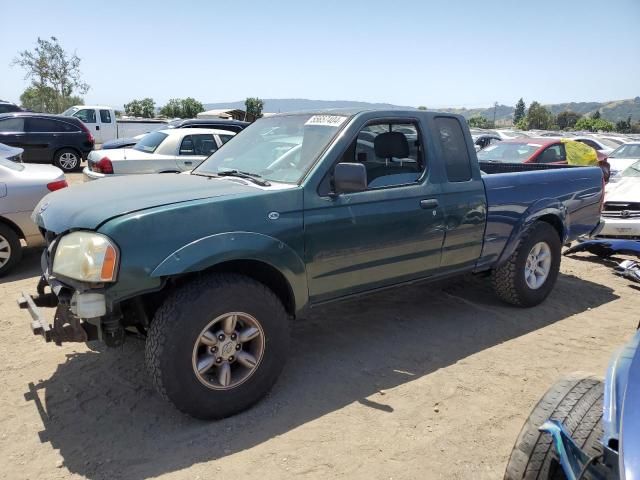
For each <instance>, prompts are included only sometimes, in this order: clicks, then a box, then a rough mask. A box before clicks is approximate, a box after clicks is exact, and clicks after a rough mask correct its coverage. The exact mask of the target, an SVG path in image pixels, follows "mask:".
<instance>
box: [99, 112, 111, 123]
mask: <svg viewBox="0 0 640 480" xmlns="http://www.w3.org/2000/svg"><path fill="white" fill-rule="evenodd" d="M100 121H101V122H102V123H111V112H110V111H109V110H100Z"/></svg>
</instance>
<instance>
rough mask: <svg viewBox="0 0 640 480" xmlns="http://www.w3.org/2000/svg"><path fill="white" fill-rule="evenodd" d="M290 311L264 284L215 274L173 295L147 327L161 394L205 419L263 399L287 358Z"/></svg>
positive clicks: (149, 363) (148, 354) (149, 355)
mask: <svg viewBox="0 0 640 480" xmlns="http://www.w3.org/2000/svg"><path fill="white" fill-rule="evenodd" d="M288 338H289V335H288V315H287V313H286V311H285V309H284V307H283V305H282V303H281V302H280V300H279V299H278V297H277V296H276V295H275V294H274V293H273V292H272V291H271V290H270V289H268V288H267V287H266V286H264V285H263V284H261V283H259V282H257V281H255V280H253V279H251V278H248V277H244V276H241V275H235V274H226V275H211V276H207V277H203V278H201V279H198V280H195V281H193V282H191V283H189V284H187V285H185V286H183V287H182V288H180V289H179V290H177V291H176V292H174V293H173V294H172V295H171V296H169V297H168V298H167V300H166V301H165V303H164V304H163V305H162V307H160V309H159V310H158V312H157V313H156V315H155V317H154V319H153V321H152V323H151V327H150V328H149V331H148V336H147V344H146V352H145V357H146V362H147V367H148V369H149V372H150V373H151V376H152V378H153V382H154V383H155V386H156V388H157V390H158V391H159V392H160V394H161V395H162V396H163V397H165V398H166V399H168V400H169V401H171V402H172V403H173V404H174V405H175V406H176V407H177V408H178V409H179V410H181V411H182V412H184V413H187V414H189V415H191V416H194V417H197V418H202V419H213V418H222V417H226V416H229V415H233V414H235V413H238V412H241V411H242V410H244V409H246V408H247V407H249V406H250V405H252V404H253V403H255V402H257V401H258V400H259V399H261V398H262V397H263V396H264V395H265V394H266V393H267V392H268V391H269V389H270V388H271V386H272V385H273V383H274V382H275V381H276V379H277V377H278V375H279V374H280V372H281V370H282V368H283V366H284V363H285V361H286V358H287V349H288Z"/></svg>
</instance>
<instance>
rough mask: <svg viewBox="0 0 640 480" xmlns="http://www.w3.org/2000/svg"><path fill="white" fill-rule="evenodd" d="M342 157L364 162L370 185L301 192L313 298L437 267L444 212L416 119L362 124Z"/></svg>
mask: <svg viewBox="0 0 640 480" xmlns="http://www.w3.org/2000/svg"><path fill="white" fill-rule="evenodd" d="M340 161H341V162H359V163H363V164H364V165H365V167H366V170H367V175H368V188H367V190H365V191H363V192H357V193H349V194H341V195H338V196H330V195H327V192H324V191H321V190H320V191H318V192H309V194H308V196H306V197H305V213H304V228H305V257H306V258H305V262H306V264H307V275H308V284H309V295H310V300H311V302H312V303H316V302H320V301H324V300H329V299H331V298H337V297H341V296H344V295H349V294H353V293H358V292H361V291H366V290H371V289H374V288H378V287H384V286H387V285H392V284H395V283H401V282H403V281H408V280H412V279H416V278H420V277H424V276H428V275H429V274H433V273H435V272H436V271H437V270H438V269H439V266H440V255H441V249H442V242H443V238H444V225H443V219H444V216H443V210H442V208H441V206H440V205H439V204H438V198H439V194H440V185H437V184H432V183H430V182H429V176H430V175H429V173H430V172H429V168H428V164H427V162H426V161H425V155H424V146H423V144H422V135H420V134H419V128H418V125H417V124H416V123H414V122H412V121H398V122H386V123H371V124H368V125H367V126H365V127H364V128H363V129H362V130H361V131H360V133H359V135H358V138H357V139H356V140H355V141H354V142H353V144H352V145H351V146H350V147H349V148H348V149H347V151H346V152H345V153H344V155H343V156H342V158H341V160H340ZM321 189H322V186H321ZM305 195H307V194H306V193H305Z"/></svg>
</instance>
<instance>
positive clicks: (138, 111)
mask: <svg viewBox="0 0 640 480" xmlns="http://www.w3.org/2000/svg"><path fill="white" fill-rule="evenodd" d="M124 113H125V114H126V115H129V116H130V117H142V102H140V100H135V99H134V100H131V101H130V102H129V103H125V104H124Z"/></svg>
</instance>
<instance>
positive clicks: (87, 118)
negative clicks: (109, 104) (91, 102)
mask: <svg viewBox="0 0 640 480" xmlns="http://www.w3.org/2000/svg"><path fill="white" fill-rule="evenodd" d="M73 116H74V117H76V118H79V119H80V120H82V121H83V122H84V123H96V111H95V110H94V109H92V108H83V109H82V110H78V111H77V112H76V113H75V114H74V115H73Z"/></svg>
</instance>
